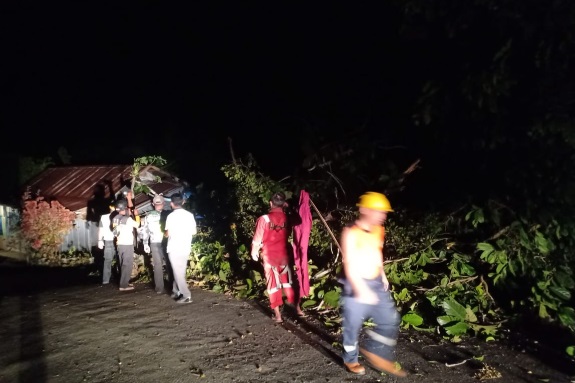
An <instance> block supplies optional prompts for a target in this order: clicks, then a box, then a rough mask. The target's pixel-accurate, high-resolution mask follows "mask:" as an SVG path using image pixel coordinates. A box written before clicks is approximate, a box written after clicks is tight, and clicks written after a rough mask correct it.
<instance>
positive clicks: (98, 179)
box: [27, 165, 185, 219]
mask: <svg viewBox="0 0 575 383" xmlns="http://www.w3.org/2000/svg"><path fill="white" fill-rule="evenodd" d="M130 171H131V165H105V166H58V167H51V168H48V169H46V170H44V171H43V172H42V173H40V174H39V175H37V176H36V177H34V178H33V179H32V180H31V181H30V182H28V183H27V185H28V186H29V187H30V192H32V193H33V194H35V195H40V196H42V197H44V198H46V199H47V200H53V199H56V200H58V202H60V203H61V204H62V205H63V206H64V207H66V208H67V209H69V210H71V211H79V210H81V209H85V208H86V207H90V206H91V205H92V206H93V205H98V208H97V210H104V212H107V204H108V202H109V201H110V200H111V199H112V198H113V197H114V196H115V195H116V194H117V193H118V192H119V191H120V190H121V189H122V188H123V187H124V186H127V187H129V186H130V180H131V178H130ZM149 172H150V173H152V174H153V175H158V176H160V177H161V179H162V182H161V183H156V182H154V181H150V182H146V185H148V187H150V188H151V189H152V190H153V191H154V192H156V193H157V194H164V195H167V196H169V195H171V194H173V193H175V192H178V191H182V189H183V188H184V186H185V183H184V182H182V181H180V180H179V179H178V178H176V177H174V176H172V175H170V174H169V173H166V172H163V171H156V170H149ZM134 204H135V206H136V208H138V209H141V210H143V211H147V210H151V207H150V208H149V205H150V204H151V197H150V196H148V195H146V194H141V193H140V194H137V195H136V196H135V201H134ZM100 205H102V206H103V207H102V206H100ZM100 214H101V212H100ZM88 219H90V218H89V217H88Z"/></svg>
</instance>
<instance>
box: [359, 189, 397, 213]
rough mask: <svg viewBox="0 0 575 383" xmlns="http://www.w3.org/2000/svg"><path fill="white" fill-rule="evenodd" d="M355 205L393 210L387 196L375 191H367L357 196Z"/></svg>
mask: <svg viewBox="0 0 575 383" xmlns="http://www.w3.org/2000/svg"><path fill="white" fill-rule="evenodd" d="M356 206H359V207H365V208H367V209H372V210H379V211H386V212H393V209H392V208H391V204H390V203H389V200H388V199H387V197H386V196H384V195H383V194H381V193H376V192H367V193H365V194H364V195H362V196H361V197H359V202H358V203H357V205H356Z"/></svg>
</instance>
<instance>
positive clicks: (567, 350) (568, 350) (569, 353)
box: [565, 346, 575, 356]
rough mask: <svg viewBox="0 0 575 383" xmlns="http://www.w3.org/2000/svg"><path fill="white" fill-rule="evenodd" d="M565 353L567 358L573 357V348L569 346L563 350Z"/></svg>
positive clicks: (574, 350)
mask: <svg viewBox="0 0 575 383" xmlns="http://www.w3.org/2000/svg"><path fill="white" fill-rule="evenodd" d="M565 352H566V353H567V355H569V356H575V346H569V347H567V348H566V349H565Z"/></svg>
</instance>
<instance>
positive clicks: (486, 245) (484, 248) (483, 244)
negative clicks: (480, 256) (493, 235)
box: [477, 242, 495, 252]
mask: <svg viewBox="0 0 575 383" xmlns="http://www.w3.org/2000/svg"><path fill="white" fill-rule="evenodd" d="M477 250H481V251H488V252H492V251H493V250H495V249H494V248H493V246H491V244H490V243H487V242H480V243H478V244H477Z"/></svg>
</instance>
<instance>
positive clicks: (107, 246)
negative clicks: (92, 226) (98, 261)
mask: <svg viewBox="0 0 575 383" xmlns="http://www.w3.org/2000/svg"><path fill="white" fill-rule="evenodd" d="M109 208H110V212H109V213H108V214H103V215H102V216H101V217H100V222H99V223H98V248H99V249H100V250H104V266H103V268H102V284H103V285H107V284H108V283H110V277H111V276H112V262H113V261H114V256H115V255H116V247H115V246H114V233H113V232H112V229H111V227H112V218H113V215H112V214H114V213H113V212H115V211H116V207H115V206H114V204H113V203H111V204H110V206H109Z"/></svg>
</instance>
